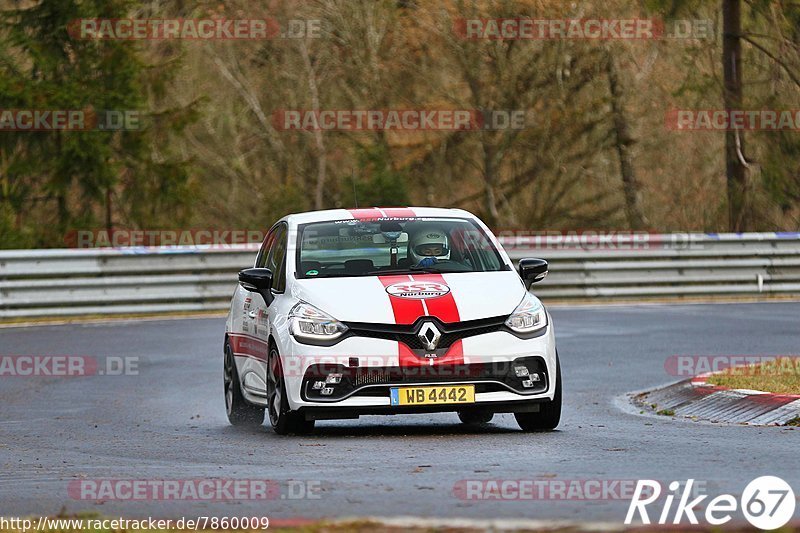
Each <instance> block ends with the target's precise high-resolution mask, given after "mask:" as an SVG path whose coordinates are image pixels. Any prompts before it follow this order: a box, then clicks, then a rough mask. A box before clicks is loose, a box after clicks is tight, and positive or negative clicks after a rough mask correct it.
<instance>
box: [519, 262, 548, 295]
mask: <svg viewBox="0 0 800 533" xmlns="http://www.w3.org/2000/svg"><path fill="white" fill-rule="evenodd" d="M545 276H547V261H545V260H544V259H534V258H528V259H520V261H519V277H521V278H522V281H523V282H525V288H526V289H530V288H531V285H533V284H534V283H536V282H539V281H542V280H543V279H544V278H545Z"/></svg>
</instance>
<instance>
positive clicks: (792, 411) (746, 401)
mask: <svg viewBox="0 0 800 533" xmlns="http://www.w3.org/2000/svg"><path fill="white" fill-rule="evenodd" d="M713 374H714V372H709V373H706V374H700V375H699V376H695V377H694V378H692V379H688V380H685V381H680V382H678V383H674V384H672V385H668V386H666V387H664V388H661V389H657V390H654V391H651V392H646V393H642V394H638V395H636V396H635V398H634V400H635V401H636V402H637V403H639V404H643V405H646V406H648V407H652V406H655V407H652V409H653V410H654V411H656V412H657V413H667V412H669V413H670V414H673V413H674V416H677V417H687V418H692V419H696V420H705V421H709V422H726V423H730V424H750V425H758V426H782V425H784V424H786V423H787V422H789V421H791V420H793V419H795V418H797V417H800V395H796V394H772V393H769V392H763V391H756V390H747V389H729V388H727V387H720V386H719V385H711V384H709V383H708V378H709V377H710V376H712V375H713Z"/></svg>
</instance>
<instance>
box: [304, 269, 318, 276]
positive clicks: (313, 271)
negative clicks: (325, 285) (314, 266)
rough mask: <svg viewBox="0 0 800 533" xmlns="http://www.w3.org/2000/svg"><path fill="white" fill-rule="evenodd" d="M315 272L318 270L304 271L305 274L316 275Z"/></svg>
mask: <svg viewBox="0 0 800 533" xmlns="http://www.w3.org/2000/svg"><path fill="white" fill-rule="evenodd" d="M317 274H319V270H309V271H308V272H306V276H316V275H317Z"/></svg>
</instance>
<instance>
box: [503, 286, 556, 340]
mask: <svg viewBox="0 0 800 533" xmlns="http://www.w3.org/2000/svg"><path fill="white" fill-rule="evenodd" d="M506 326H508V327H509V328H511V330H512V331H515V332H517V333H533V332H534V331H538V330H540V329H542V328H543V327H545V326H547V312H546V311H545V310H544V306H543V305H542V302H540V301H539V299H538V298H537V297H536V296H534V295H532V294H531V293H529V292H526V293H525V296H524V297H523V298H522V302H520V304H519V305H518V306H517V308H516V309H514V312H513V313H511V315H510V316H509V317H508V319H507V320H506Z"/></svg>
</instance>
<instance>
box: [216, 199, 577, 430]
mask: <svg viewBox="0 0 800 533" xmlns="http://www.w3.org/2000/svg"><path fill="white" fill-rule="evenodd" d="M546 274H547V262H546V261H544V260H542V259H523V260H521V261H520V263H519V269H518V270H515V268H514V265H513V263H512V261H511V259H509V257H508V255H507V254H506V252H505V251H504V250H503V248H502V246H501V245H500V243H499V241H498V240H497V238H496V237H495V236H494V235H493V234H492V233H491V231H490V230H489V229H488V228H487V227H486V225H485V224H484V223H483V222H481V221H480V220H479V219H478V218H477V217H475V216H474V215H472V214H470V213H468V212H466V211H463V210H458V209H438V208H383V209H381V208H369V209H353V210H345V209H336V210H328V211H316V212H308V213H300V214H294V215H289V216H287V217H285V218H283V219H281V220H279V221H278V222H277V223H276V224H275V225H274V226H273V227H272V229H271V230H270V231H269V233H268V234H267V237H266V238H265V240H264V243H263V245H262V246H261V249H260V251H259V252H258V255H257V257H256V260H255V264H254V266H253V268H249V269H246V270H242V271H241V272H240V273H239V285H238V286H237V287H236V290H235V292H234V295H233V299H232V301H231V308H230V312H229V314H228V319H227V324H226V332H225V342H224V385H225V405H226V408H227V414H228V419H229V420H230V422H231V423H232V424H235V425H260V424H262V423H263V421H264V413H265V411H266V413H267V415H268V417H269V421H270V424H271V425H272V428H273V429H274V430H275V431H276V432H277V433H279V434H287V433H305V432H308V431H311V430H312V429H313V427H314V422H315V421H316V420H324V419H339V418H358V417H359V415H366V414H401V413H426V412H442V411H455V412H457V413H458V416H459V418H460V419H461V421H462V422H464V423H473V424H478V423H486V422H489V421H490V420H491V418H492V416H493V415H494V413H514V416H515V417H516V420H517V422H518V424H519V425H520V427H521V428H522V429H523V430H525V431H539V430H550V429H553V428H555V427H556V426H557V425H558V423H559V420H560V417H561V371H560V366H559V362H558V355H557V353H556V345H555V336H554V332H553V324H552V320H551V318H550V315H549V314H548V312H547V311H546V310H545V308H544V306H543V305H542V303H541V302H540V301H539V300H538V299H537V298H536V297H535V296H533V295H532V294H531V293H530V292H529V290H528V289H529V288H530V285H531V284H532V283H534V282H537V281H539V280H541V279H542V278H544V276H545V275H546Z"/></svg>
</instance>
